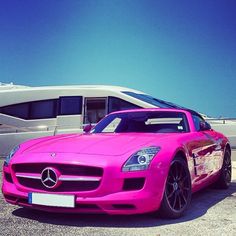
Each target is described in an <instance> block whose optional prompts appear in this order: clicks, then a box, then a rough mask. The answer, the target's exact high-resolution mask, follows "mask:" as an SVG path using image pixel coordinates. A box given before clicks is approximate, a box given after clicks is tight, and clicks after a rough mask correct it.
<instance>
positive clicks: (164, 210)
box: [160, 157, 192, 218]
mask: <svg viewBox="0 0 236 236" xmlns="http://www.w3.org/2000/svg"><path fill="white" fill-rule="evenodd" d="M191 195H192V189H191V178H190V174H189V170H188V166H187V163H186V161H185V160H183V159H182V158H180V157H176V158H174V159H173V161H172V163H171V166H170V170H169V174H168V177H167V181H166V186H165V192H164V196H163V199H162V204H161V208H160V214H161V216H162V217H165V218H178V217H180V216H182V215H183V214H184V212H185V211H186V209H187V208H188V206H189V203H190V201H191Z"/></svg>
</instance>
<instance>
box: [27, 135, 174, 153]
mask: <svg viewBox="0 0 236 236" xmlns="http://www.w3.org/2000/svg"><path fill="white" fill-rule="evenodd" d="M173 135H176V134H143V133H129V134H127V133H126V134H115V133H112V134H87V135H86V134H84V135H67V136H63V137H57V136H54V137H51V138H50V139H48V138H47V139H45V140H44V139H41V141H40V142H39V143H36V144H34V145H32V146H30V147H28V148H27V149H26V150H24V152H26V153H28V152H30V153H53V152H56V153H77V154H91V155H109V156H118V155H123V154H125V153H127V152H135V151H138V150H139V149H140V148H142V147H148V146H153V145H156V146H157V145H158V143H159V142H160V141H161V140H162V141H163V139H166V138H169V137H170V136H173Z"/></svg>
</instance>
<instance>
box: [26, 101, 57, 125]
mask: <svg viewBox="0 0 236 236" xmlns="http://www.w3.org/2000/svg"><path fill="white" fill-rule="evenodd" d="M56 111H57V100H56V99H55V100H54V99H50V100H44V101H36V102H31V104H30V114H29V119H30V120H32V119H47V118H55V117H56Z"/></svg>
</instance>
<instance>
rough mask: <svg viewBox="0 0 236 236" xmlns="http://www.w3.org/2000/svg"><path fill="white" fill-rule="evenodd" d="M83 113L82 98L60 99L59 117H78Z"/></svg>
mask: <svg viewBox="0 0 236 236" xmlns="http://www.w3.org/2000/svg"><path fill="white" fill-rule="evenodd" d="M81 113H82V97H81V96H69V97H60V106H59V112H58V114H59V115H78V114H81Z"/></svg>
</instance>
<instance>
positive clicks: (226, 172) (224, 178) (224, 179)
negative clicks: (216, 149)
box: [215, 149, 232, 189]
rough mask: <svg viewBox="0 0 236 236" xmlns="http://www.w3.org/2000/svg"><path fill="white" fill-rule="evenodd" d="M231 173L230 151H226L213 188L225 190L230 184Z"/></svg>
mask: <svg viewBox="0 0 236 236" xmlns="http://www.w3.org/2000/svg"><path fill="white" fill-rule="evenodd" d="M231 172H232V164H231V154H230V150H228V149H226V151H225V155H224V160H223V165H222V168H221V170H220V177H219V179H218V180H217V182H216V183H215V186H216V187H217V188H221V189H227V188H228V187H229V185H230V182H231Z"/></svg>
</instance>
